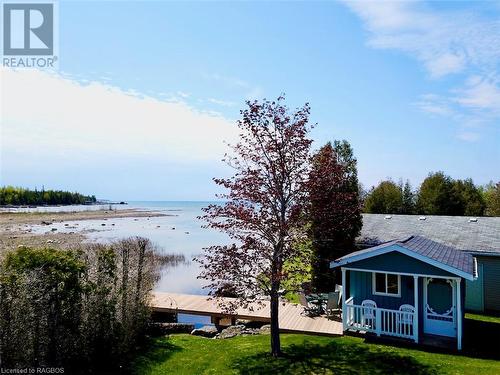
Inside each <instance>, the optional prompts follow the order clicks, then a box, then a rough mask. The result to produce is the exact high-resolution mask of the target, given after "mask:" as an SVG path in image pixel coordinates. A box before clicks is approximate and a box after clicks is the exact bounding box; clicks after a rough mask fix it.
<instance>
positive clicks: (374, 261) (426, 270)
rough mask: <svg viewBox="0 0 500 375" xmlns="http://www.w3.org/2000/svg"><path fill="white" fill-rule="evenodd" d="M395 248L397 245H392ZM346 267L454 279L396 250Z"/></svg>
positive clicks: (449, 274) (442, 271)
mask: <svg viewBox="0 0 500 375" xmlns="http://www.w3.org/2000/svg"><path fill="white" fill-rule="evenodd" d="M394 246H395V247H396V246H397V245H394ZM346 267H350V268H359V269H365V270H377V271H386V272H394V273H400V272H402V273H411V274H421V275H435V276H450V277H456V275H453V274H451V273H449V272H447V271H444V270H442V269H440V268H437V267H434V266H432V265H430V264H427V263H425V262H422V261H420V260H418V259H415V258H412V257H410V256H408V255H405V254H402V253H400V252H398V251H396V250H394V251H391V252H389V253H385V254H382V255H377V256H374V257H371V258H368V259H363V260H359V261H357V262H352V263H348V264H346Z"/></svg>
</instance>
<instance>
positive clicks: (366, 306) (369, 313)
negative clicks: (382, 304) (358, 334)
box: [361, 299, 377, 329]
mask: <svg viewBox="0 0 500 375" xmlns="http://www.w3.org/2000/svg"><path fill="white" fill-rule="evenodd" d="M361 307H362V309H361V313H362V324H363V325H366V326H369V327H370V328H372V329H374V328H375V309H376V308H377V304H376V303H375V301H372V300H371V299H365V300H364V301H363V302H361Z"/></svg>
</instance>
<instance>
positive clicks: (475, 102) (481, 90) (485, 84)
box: [456, 76, 500, 114]
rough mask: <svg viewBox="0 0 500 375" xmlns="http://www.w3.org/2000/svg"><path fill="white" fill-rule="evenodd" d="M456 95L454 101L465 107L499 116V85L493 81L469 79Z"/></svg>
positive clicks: (475, 77) (479, 78)
mask: <svg viewBox="0 0 500 375" xmlns="http://www.w3.org/2000/svg"><path fill="white" fill-rule="evenodd" d="M457 94H458V96H457V98H456V101H457V102H458V103H460V104H461V105H463V106H465V107H470V108H474V109H480V110H486V111H490V112H492V113H494V114H495V113H496V114H500V85H499V82H498V81H497V80H495V79H488V78H481V77H478V76H474V77H471V78H470V79H469V80H468V81H467V83H466V86H465V88H463V89H460V90H457Z"/></svg>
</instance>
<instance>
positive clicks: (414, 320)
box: [413, 275, 419, 344]
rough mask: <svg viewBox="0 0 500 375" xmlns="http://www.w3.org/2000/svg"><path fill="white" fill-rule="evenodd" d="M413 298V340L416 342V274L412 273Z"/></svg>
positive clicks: (417, 311) (417, 312)
mask: <svg viewBox="0 0 500 375" xmlns="http://www.w3.org/2000/svg"><path fill="white" fill-rule="evenodd" d="M413 298H414V305H415V306H414V308H415V311H414V313H413V340H415V342H416V343H417V344H418V314H419V310H418V276H416V275H413Z"/></svg>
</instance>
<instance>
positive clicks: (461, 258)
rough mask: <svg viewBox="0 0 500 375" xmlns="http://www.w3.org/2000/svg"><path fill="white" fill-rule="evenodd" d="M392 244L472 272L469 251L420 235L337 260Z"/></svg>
mask: <svg viewBox="0 0 500 375" xmlns="http://www.w3.org/2000/svg"><path fill="white" fill-rule="evenodd" d="M392 245H398V246H401V247H404V248H405V249H407V250H410V251H412V252H414V253H416V254H419V255H421V256H424V257H426V258H429V259H432V260H434V261H437V262H439V263H441V264H443V265H446V266H449V267H452V268H454V269H457V270H460V271H463V272H466V273H468V274H470V275H473V274H474V259H473V257H472V255H471V254H470V253H468V252H466V251H458V250H457V249H456V248H453V247H451V246H447V245H444V244H442V243H438V242H435V241H432V240H430V239H428V238H425V237H422V236H410V237H407V238H404V239H402V240H396V241H389V242H386V243H384V244H381V245H378V246H374V247H371V248H369V249H364V250H359V251H355V252H353V253H350V254H348V255H345V256H343V257H342V258H340V259H337V262H338V261H342V260H346V259H349V258H352V257H354V256H358V255H363V254H369V253H371V252H374V251H375V250H378V249H381V248H385V247H389V246H392Z"/></svg>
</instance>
